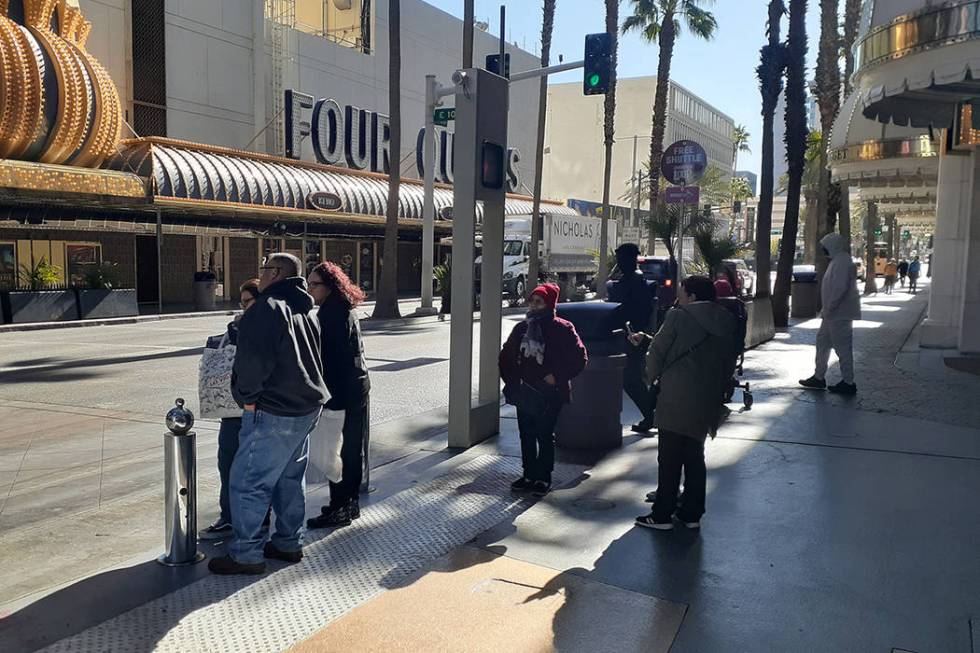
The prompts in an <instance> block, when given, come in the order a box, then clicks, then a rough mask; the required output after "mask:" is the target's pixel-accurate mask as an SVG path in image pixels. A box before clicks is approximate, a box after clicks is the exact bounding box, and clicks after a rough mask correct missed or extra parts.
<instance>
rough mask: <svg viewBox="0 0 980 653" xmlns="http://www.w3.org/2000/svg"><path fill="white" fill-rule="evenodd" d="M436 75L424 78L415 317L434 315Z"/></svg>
mask: <svg viewBox="0 0 980 653" xmlns="http://www.w3.org/2000/svg"><path fill="white" fill-rule="evenodd" d="M437 86H438V84H437V83H436V76H435V75H426V76H425V141H424V143H423V147H422V166H423V168H424V170H423V174H424V176H425V185H424V194H423V200H422V306H420V307H419V309H418V310H417V311H415V313H416V314H417V315H435V314H436V309H435V308H434V307H433V306H432V266H433V260H432V259H433V250H434V249H435V230H436V216H435V199H434V197H433V195H434V194H435V183H436V170H435V168H436V166H435V158H436V141H435V122H434V121H435V116H434V115H433V114H434V113H435V110H436V103H437V102H438V101H439V99H438V97H437V95H438V92H437Z"/></svg>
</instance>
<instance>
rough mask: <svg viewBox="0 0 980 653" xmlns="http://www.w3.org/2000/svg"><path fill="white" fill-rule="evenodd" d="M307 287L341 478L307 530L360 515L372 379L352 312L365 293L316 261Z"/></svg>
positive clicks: (335, 268) (337, 270)
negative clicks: (340, 414) (338, 440)
mask: <svg viewBox="0 0 980 653" xmlns="http://www.w3.org/2000/svg"><path fill="white" fill-rule="evenodd" d="M307 284H308V285H309V288H310V294H311V295H313V299H314V301H316V303H317V305H318V306H319V307H320V310H319V311H318V312H317V317H318V318H319V320H320V336H321V340H320V349H321V354H322V355H323V377H324V380H325V381H326V384H327V390H329V391H330V400H329V401H327V405H326V408H327V410H342V411H345V412H344V427H343V436H344V438H343V445H342V446H341V450H340V457H341V460H342V461H343V477H342V478H341V480H340V482H339V483H330V505H329V506H324V507H323V508H322V509H321V514H320V515H319V516H318V517H314V518H312V519H310V520H307V522H306V525H307V526H308V527H309V528H331V527H338V526H348V525H350V523H351V522H352V521H353V520H355V519H357V518H358V517H360V516H361V509H360V505H359V502H358V494H359V493H360V490H361V476H362V472H363V465H364V463H363V460H362V452H363V450H364V441H365V438H366V436H367V432H368V428H369V426H370V424H369V421H368V393H369V391H370V390H371V381H370V379H369V378H368V369H367V363H366V362H365V361H364V342H363V340H362V339H361V325H360V322H359V321H358V319H357V314H356V313H355V311H354V308H356V307H357V305H358V304H360V303H361V302H362V301H364V292H363V291H362V290H361V289H360V288H358V287H357V286H356V285H355V284H354V282H352V281H351V280H350V278H348V276H347V275H346V274H344V271H343V270H341V269H340V268H339V267H338V266H336V265H334V264H333V263H321V264H320V265H318V266H316V267H315V268H313V271H312V272H310V276H309V279H307Z"/></svg>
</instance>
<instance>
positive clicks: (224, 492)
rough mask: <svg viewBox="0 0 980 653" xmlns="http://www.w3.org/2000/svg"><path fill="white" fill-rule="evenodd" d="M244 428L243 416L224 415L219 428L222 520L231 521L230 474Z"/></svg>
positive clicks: (219, 494) (227, 522)
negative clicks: (240, 434)
mask: <svg viewBox="0 0 980 653" xmlns="http://www.w3.org/2000/svg"><path fill="white" fill-rule="evenodd" d="M241 430H242V418H241V417H224V418H222V420H221V428H219V429H218V477H219V478H220V479H221V490H220V492H219V493H218V505H219V506H221V517H220V519H221V521H222V522H224V523H226V524H230V523H231V503H230V501H229V500H228V476H229V474H230V473H231V463H232V462H233V461H234V460H235V454H236V453H237V452H238V432H239V431H241Z"/></svg>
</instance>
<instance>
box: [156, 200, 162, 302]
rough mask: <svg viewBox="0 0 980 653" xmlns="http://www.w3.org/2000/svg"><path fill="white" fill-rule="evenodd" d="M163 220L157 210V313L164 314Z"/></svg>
mask: <svg viewBox="0 0 980 653" xmlns="http://www.w3.org/2000/svg"><path fill="white" fill-rule="evenodd" d="M162 252H163V218H162V217H161V215H160V209H157V313H159V314H161V315H162V314H163V253H162Z"/></svg>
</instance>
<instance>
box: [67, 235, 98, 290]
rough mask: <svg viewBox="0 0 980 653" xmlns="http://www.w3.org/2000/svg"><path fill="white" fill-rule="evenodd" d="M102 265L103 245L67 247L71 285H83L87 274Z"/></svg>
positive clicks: (85, 244) (71, 244)
mask: <svg viewBox="0 0 980 653" xmlns="http://www.w3.org/2000/svg"><path fill="white" fill-rule="evenodd" d="M100 265H102V245H100V244H99V243H68V244H67V245H65V267H66V268H67V269H66V272H67V277H68V283H69V284H70V285H73V286H79V285H83V284H84V283H85V275H86V273H88V271H89V270H92V269H95V268H98V267H99V266H100Z"/></svg>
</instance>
